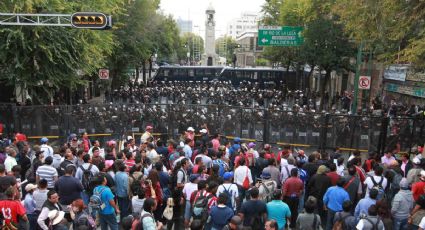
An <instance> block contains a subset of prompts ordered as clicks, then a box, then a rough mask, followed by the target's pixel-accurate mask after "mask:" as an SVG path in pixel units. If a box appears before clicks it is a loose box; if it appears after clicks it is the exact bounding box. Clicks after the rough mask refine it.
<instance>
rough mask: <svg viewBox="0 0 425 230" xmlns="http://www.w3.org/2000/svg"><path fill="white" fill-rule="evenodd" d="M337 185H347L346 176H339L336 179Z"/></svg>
mask: <svg viewBox="0 0 425 230" xmlns="http://www.w3.org/2000/svg"><path fill="white" fill-rule="evenodd" d="M336 185H337V186H338V187H343V186H344V185H345V179H344V178H339V179H338V180H337V181H336Z"/></svg>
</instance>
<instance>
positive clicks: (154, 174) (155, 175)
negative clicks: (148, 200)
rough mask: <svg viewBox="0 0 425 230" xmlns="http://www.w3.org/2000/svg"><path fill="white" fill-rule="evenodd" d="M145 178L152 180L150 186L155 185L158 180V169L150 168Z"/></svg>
mask: <svg viewBox="0 0 425 230" xmlns="http://www.w3.org/2000/svg"><path fill="white" fill-rule="evenodd" d="M147 179H149V180H151V181H152V186H153V187H155V185H156V184H157V183H158V182H159V175H158V171H156V169H152V170H151V171H150V172H149V174H148V178H147Z"/></svg>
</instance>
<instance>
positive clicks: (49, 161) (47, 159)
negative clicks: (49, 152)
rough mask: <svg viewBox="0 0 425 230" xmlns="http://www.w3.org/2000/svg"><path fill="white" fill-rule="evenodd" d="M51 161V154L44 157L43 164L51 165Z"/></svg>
mask: <svg viewBox="0 0 425 230" xmlns="http://www.w3.org/2000/svg"><path fill="white" fill-rule="evenodd" d="M52 163H53V158H52V157H51V156H48V157H46V159H44V164H45V165H51V164H52Z"/></svg>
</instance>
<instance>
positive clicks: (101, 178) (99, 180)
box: [94, 173, 106, 186]
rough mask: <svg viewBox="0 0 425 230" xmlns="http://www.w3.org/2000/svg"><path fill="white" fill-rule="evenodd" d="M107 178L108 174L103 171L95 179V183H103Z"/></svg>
mask: <svg viewBox="0 0 425 230" xmlns="http://www.w3.org/2000/svg"><path fill="white" fill-rule="evenodd" d="M105 179H106V175H105V174H103V173H99V174H97V177H96V178H95V179H94V184H95V185H96V186H97V185H101V184H102V183H103V181H105Z"/></svg>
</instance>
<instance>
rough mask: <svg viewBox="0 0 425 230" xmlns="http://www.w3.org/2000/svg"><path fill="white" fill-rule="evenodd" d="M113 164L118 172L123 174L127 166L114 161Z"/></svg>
mask: <svg viewBox="0 0 425 230" xmlns="http://www.w3.org/2000/svg"><path fill="white" fill-rule="evenodd" d="M115 164H116V167H117V169H118V171H121V172H124V171H125V169H126V168H127V166H126V165H125V164H124V162H122V161H118V160H116V161H115Z"/></svg>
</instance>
